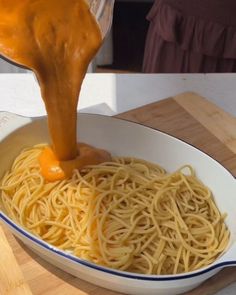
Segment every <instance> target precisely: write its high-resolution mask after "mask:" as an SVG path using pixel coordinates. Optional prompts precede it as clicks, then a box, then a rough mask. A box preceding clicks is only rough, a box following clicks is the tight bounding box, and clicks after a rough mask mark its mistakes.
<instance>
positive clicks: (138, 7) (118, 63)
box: [101, 1, 152, 72]
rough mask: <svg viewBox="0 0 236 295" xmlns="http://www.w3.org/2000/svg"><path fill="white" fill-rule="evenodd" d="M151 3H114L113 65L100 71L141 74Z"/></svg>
mask: <svg viewBox="0 0 236 295" xmlns="http://www.w3.org/2000/svg"><path fill="white" fill-rule="evenodd" d="M151 6H152V3H145V2H133V1H131V2H115V7H114V18H113V55H114V60H113V64H112V65H109V66H103V67H101V69H103V70H104V71H105V70H106V69H107V70H118V71H128V72H141V71H142V62H143V54H144V46H145V39H146V34H147V30H148V25H149V22H148V21H147V20H146V16H147V14H148V12H149V10H150V8H151Z"/></svg>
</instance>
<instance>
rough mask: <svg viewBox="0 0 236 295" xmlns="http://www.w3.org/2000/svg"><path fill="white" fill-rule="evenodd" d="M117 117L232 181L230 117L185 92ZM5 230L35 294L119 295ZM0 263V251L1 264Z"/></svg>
mask: <svg viewBox="0 0 236 295" xmlns="http://www.w3.org/2000/svg"><path fill="white" fill-rule="evenodd" d="M117 117H119V118H122V119H126V120H129V121H134V122H138V123H141V124H144V125H147V126H150V127H152V128H155V129H159V130H161V131H164V132H166V133H168V134H171V135H174V136H176V137H178V138H180V139H182V140H184V141H186V142H188V143H190V144H192V145H194V146H196V147H198V148H199V149H201V150H203V151H204V152H206V153H208V154H209V155H211V156H212V157H213V158H215V159H216V160H218V161H219V162H220V163H221V164H222V165H224V166H225V167H226V168H227V169H228V170H229V171H231V173H232V174H234V175H235V176H236V153H235V150H234V146H235V140H236V135H235V131H236V122H235V118H232V117H231V116H230V115H229V114H226V113H224V112H223V111H222V110H221V109H219V108H217V107H216V106H214V105H212V104H211V103H209V102H208V101H206V100H205V99H204V98H201V97H199V96H198V95H196V94H193V93H187V94H186V93H185V94H183V95H179V96H177V97H171V98H168V99H165V100H163V101H160V102H157V103H153V104H150V105H147V106H144V107H141V108H138V109H135V110H132V111H129V112H126V113H124V114H120V115H119V116H117ZM215 126H217V128H215ZM222 126H223V127H222ZM4 231H5V233H6V236H7V240H8V242H9V244H10V245H11V248H12V250H13V253H14V255H15V257H16V259H17V262H18V265H19V266H20V268H21V271H22V273H23V275H24V278H25V280H26V281H27V283H28V284H29V286H30V289H31V290H32V293H33V294H34V295H41V294H44V295H54V294H57V295H67V294H70V295H86V294H88V295H117V294H118V293H116V292H112V291H109V290H105V289H103V288H99V287H97V286H95V285H93V284H90V283H88V282H85V281H82V280H80V279H78V278H75V277H73V276H71V275H69V274H67V273H66V272H63V271H61V270H59V269H57V268H55V267H54V266H52V265H50V264H49V263H47V262H45V261H44V260H42V259H41V258H40V257H38V256H37V255H36V254H35V253H33V252H32V251H31V250H29V249H27V248H26V247H25V246H24V245H23V244H22V243H21V242H19V241H18V240H16V239H15V238H14V237H13V235H12V234H11V233H10V232H9V231H8V230H7V229H6V228H4ZM1 258H2V253H1V252H0V264H1ZM235 278H236V268H230V269H225V270H223V271H221V272H220V273H219V274H218V275H217V276H216V277H214V278H212V279H210V280H209V281H207V282H206V283H204V284H203V285H202V286H200V287H199V288H197V289H196V290H193V291H191V292H189V293H188V295H200V294H201V295H212V294H214V293H215V292H216V291H218V290H220V289H222V288H223V287H225V286H226V285H228V284H230V283H231V282H233V281H234V280H235ZM0 294H2V293H0ZM22 294H24V293H22Z"/></svg>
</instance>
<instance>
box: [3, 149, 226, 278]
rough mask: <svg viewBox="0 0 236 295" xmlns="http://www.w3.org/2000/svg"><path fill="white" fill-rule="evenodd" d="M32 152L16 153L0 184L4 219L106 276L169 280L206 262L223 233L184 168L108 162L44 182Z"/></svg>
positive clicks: (220, 220)
mask: <svg viewBox="0 0 236 295" xmlns="http://www.w3.org/2000/svg"><path fill="white" fill-rule="evenodd" d="M43 148H44V146H43V145H38V146H35V147H33V148H30V149H27V150H24V151H23V152H22V153H21V154H20V155H19V156H18V157H17V158H16V160H15V162H14V164H13V166H12V168H11V170H10V171H9V172H8V173H7V174H6V175H5V176H4V177H3V179H2V182H1V199H2V202H3V205H4V207H5V210H6V212H7V213H8V215H9V216H10V217H11V218H12V219H13V220H14V221H15V222H17V223H19V224H20V225H22V226H23V227H24V228H25V229H27V230H29V231H30V232H32V233H33V234H35V235H36V236H38V237H40V238H42V239H43V240H44V241H46V242H48V243H50V244H52V245H54V246H56V247H58V248H60V249H63V250H65V251H69V252H70V253H73V254H74V255H76V256H78V257H80V258H82V259H86V260H89V261H92V262H95V263H97V264H100V265H103V266H107V267H111V268H114V269H119V270H125V271H130V272H137V273H143V274H176V273H182V272H188V271H192V270H196V269H199V268H201V267H204V266H206V265H209V264H210V263H212V262H213V261H214V260H215V259H216V258H217V257H218V256H219V255H220V254H221V253H222V252H223V251H224V250H225V248H226V246H227V244H228V241H229V236H230V233H229V230H228V229H227V227H226V225H225V223H224V218H225V217H224V215H221V214H220V212H219V210H218V208H217V207H216V205H215V203H214V200H213V197H212V194H211V192H210V190H209V189H208V188H207V187H206V186H204V185H203V184H202V183H201V182H200V181H199V180H198V179H197V178H196V176H195V174H194V171H193V168H192V167H191V166H184V167H182V168H180V169H179V170H178V171H176V172H174V173H171V174H168V173H166V172H165V171H164V169H162V168H161V167H159V166H158V165H155V164H151V163H148V162H146V161H143V160H138V159H133V158H114V159H113V161H112V162H106V163H103V164H100V165H97V166H88V167H86V169H83V170H82V171H76V170H75V171H74V173H73V176H72V177H71V178H70V179H66V180H63V181H57V182H53V183H52V182H51V183H50V182H46V181H45V180H44V178H43V177H42V176H41V173H40V166H39V164H38V157H39V155H40V153H41V151H42V149H43Z"/></svg>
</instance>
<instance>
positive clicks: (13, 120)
mask: <svg viewBox="0 0 236 295" xmlns="http://www.w3.org/2000/svg"><path fill="white" fill-rule="evenodd" d="M31 121H32V120H31V119H30V118H27V117H23V116H19V115H16V114H13V113H9V112H0V140H2V139H3V138H4V137H6V136H7V135H9V134H10V133H11V132H12V131H14V130H16V129H18V128H19V127H22V126H24V125H26V124H28V123H30V122H31Z"/></svg>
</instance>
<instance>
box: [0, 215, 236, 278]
mask: <svg viewBox="0 0 236 295" xmlns="http://www.w3.org/2000/svg"><path fill="white" fill-rule="evenodd" d="M0 219H2V220H3V221H4V222H5V223H7V224H8V225H9V226H10V227H12V228H14V230H16V231H17V232H18V233H19V234H21V235H23V236H24V237H25V238H27V239H28V240H30V241H32V242H34V243H35V244H37V245H38V246H41V247H42V248H44V249H46V250H48V251H49V252H53V253H54V254H56V255H59V256H61V257H62V258H66V259H69V260H71V261H73V262H76V263H78V264H81V265H83V266H86V267H89V268H92V269H94V270H97V271H101V272H104V273H106V274H109V275H115V276H119V277H123V278H126V279H133V280H140V281H173V280H184V279H189V278H193V277H196V276H200V275H203V274H205V273H208V272H210V271H212V270H215V269H217V268H224V267H226V266H236V260H235V261H234V260H232V261H224V262H221V263H218V264H215V265H212V266H210V267H208V268H206V269H203V270H199V271H197V272H194V273H189V274H183V275H178V276H175V275H170V276H168V275H166V276H154V275H145V276H143V275H141V274H140V275H135V274H132V273H128V272H120V271H116V270H113V269H110V268H107V267H102V266H99V265H97V264H94V263H91V262H89V261H86V260H82V259H80V258H77V257H76V256H72V255H70V254H67V253H66V252H65V251H62V250H60V249H57V248H55V247H53V246H49V244H48V243H46V242H44V241H43V240H39V239H38V238H37V237H36V236H33V235H32V234H31V233H28V232H27V231H25V230H24V229H23V228H21V227H20V226H18V225H17V224H15V223H14V222H13V221H11V220H10V219H9V218H8V217H6V216H5V215H4V214H2V213H1V212H0Z"/></svg>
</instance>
